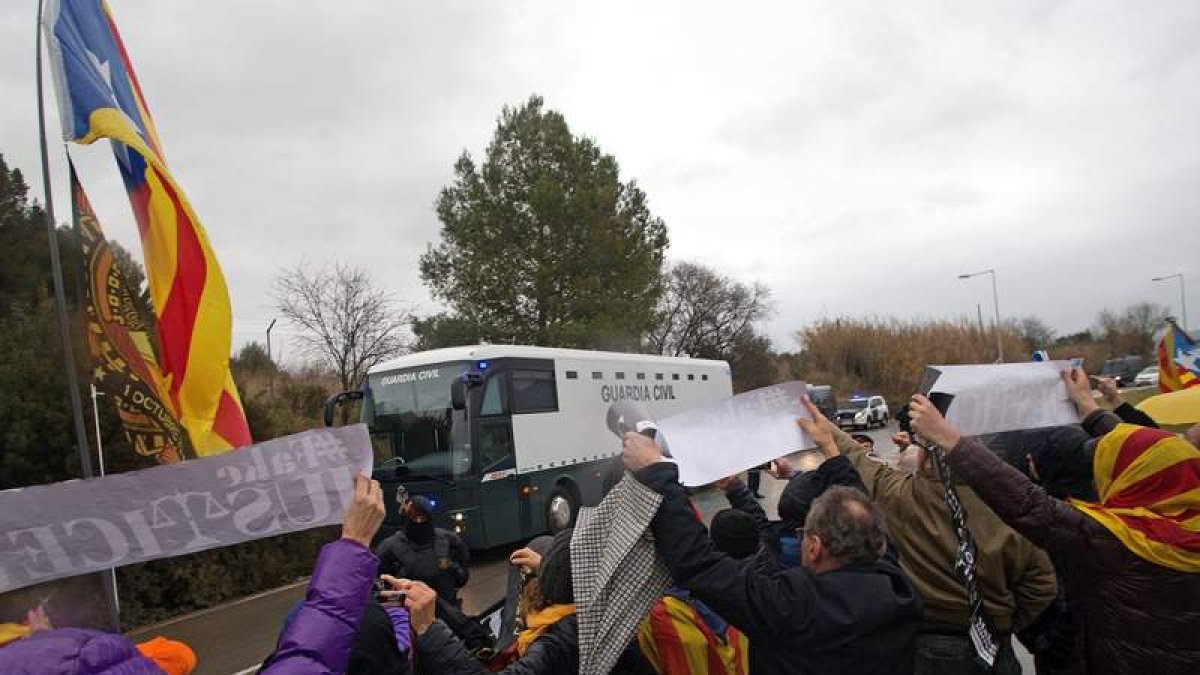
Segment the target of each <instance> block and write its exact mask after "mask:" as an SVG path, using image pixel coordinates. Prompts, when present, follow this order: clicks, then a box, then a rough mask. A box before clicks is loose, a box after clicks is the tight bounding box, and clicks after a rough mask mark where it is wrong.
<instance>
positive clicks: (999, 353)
mask: <svg viewBox="0 0 1200 675" xmlns="http://www.w3.org/2000/svg"><path fill="white" fill-rule="evenodd" d="M984 274H988V275H991V277H992V306H993V307H994V308H995V309H996V361H997V362H999V363H1004V340H1003V338H1002V336H1001V335H1000V293H999V292H998V291H997V290H996V270H982V271H979V272H971V273H970V274H960V275H958V278H959V279H970V278H971V277H978V276H981V275H984Z"/></svg>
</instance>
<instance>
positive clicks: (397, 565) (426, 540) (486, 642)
mask: <svg viewBox="0 0 1200 675" xmlns="http://www.w3.org/2000/svg"><path fill="white" fill-rule="evenodd" d="M396 501H397V502H399V503H400V513H401V514H402V515H403V516H404V529H402V530H400V531H399V532H396V533H395V534H393V535H392V536H390V537H388V538H387V539H384V540H383V541H381V542H380V543H379V546H377V547H376V548H375V555H377V556H378V557H379V573H380V574H390V575H392V576H394V577H400V578H404V579H412V580H415V581H421V582H424V583H425V584H426V585H427V586H429V587H430V588H432V589H433V590H434V591H435V592H436V593H437V595H438V599H437V606H436V613H437V618H439V619H441V620H442V621H444V622H446V625H447V626H449V627H450V630H451V631H453V632H454V634H455V635H457V636H458V637H459V638H460V639H461V640H462V641H463V643H464V644H465V645H466V647H467V650H468V651H470V652H471V653H472V654H475V655H476V656H477V657H479V658H481V659H484V660H486V659H488V658H490V657H491V655H492V654H493V653H494V650H493V649H492V645H493V643H494V638H493V637H492V635H491V633H490V632H488V630H487V629H486V628H484V627H483V625H481V624H480V623H479V622H478V621H476V620H474V619H472V618H470V617H468V616H467V615H466V614H464V613H463V611H462V603H461V602H460V601H459V598H458V589H460V588H462V587H463V586H465V585H466V583H467V579H468V578H469V577H470V576H471V573H470V570H469V569H468V566H467V565H468V563H469V562H470V553H469V552H468V550H467V547H466V545H465V544H463V541H462V540H461V539H459V538H458V535H456V534H454V533H453V532H451V531H449V530H443V529H442V528H440V527H434V526H433V520H432V519H431V518H432V516H433V508H432V507H431V506H430V504H429V500H428V499H426V498H424V497H422V496H420V495H418V496H415V497H409V496H408V493H407V492H406V491H405V490H404V489H403V488H401V489H400V490H399V491H398V492H397V493H396Z"/></svg>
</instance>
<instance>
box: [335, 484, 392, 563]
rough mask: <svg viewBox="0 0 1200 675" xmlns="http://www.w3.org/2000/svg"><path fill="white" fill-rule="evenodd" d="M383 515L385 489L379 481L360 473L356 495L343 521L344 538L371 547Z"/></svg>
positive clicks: (355, 487)
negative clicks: (382, 488)
mask: <svg viewBox="0 0 1200 675" xmlns="http://www.w3.org/2000/svg"><path fill="white" fill-rule="evenodd" d="M383 516H384V508H383V491H382V490H381V489H380V488H379V481H377V480H371V479H370V478H368V477H366V476H364V475H362V474H358V475H357V476H355V477H354V497H353V499H352V500H351V502H350V506H349V507H348V508H347V509H346V517H345V519H344V520H343V521H342V538H343V539H349V540H351V541H357V542H358V543H360V544H362V545H363V546H366V547H368V548H370V546H371V539H372V538H373V537H374V536H375V533H376V532H378V531H379V526H380V525H381V524H382V523H383Z"/></svg>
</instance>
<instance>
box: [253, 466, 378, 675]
mask: <svg viewBox="0 0 1200 675" xmlns="http://www.w3.org/2000/svg"><path fill="white" fill-rule="evenodd" d="M383 516H384V508H383V496H382V493H381V491H380V488H379V482H378V481H374V480H371V479H369V478H367V477H366V476H362V475H358V476H355V477H354V497H353V499H352V501H351V502H350V506H349V507H348V508H347V509H346V517H345V521H344V522H343V523H342V537H341V539H338V540H337V541H335V542H332V543H329V544H326V545H325V546H324V547H322V548H321V553H320V555H318V556H317V563H316V565H315V566H314V568H313V575H312V579H310V580H309V583H308V592H307V593H306V598H305V601H304V604H303V605H302V606H301V607H300V608H299V609H298V610H296V612H295V615H294V616H293V617H292V618H291V620H290V621H288V622H287V625H286V626H285V627H284V630H283V633H282V634H281V635H280V636H279V643H278V645H277V647H276V648H275V653H273V654H272V655H271V656H269V657H268V658H267V660H266V661H265V662H264V663H263V667H262V669H261V670H260V671H259V673H260V674H262V675H290V674H291V673H297V674H299V673H344V672H346V668H347V666H348V664H349V662H350V653H351V650H352V648H353V646H354V642H355V639H356V638H357V636H358V633H359V624H360V623H361V621H362V617H363V612H364V608H365V606H366V604H367V601H368V599H369V598H370V595H371V587H372V584H373V583H374V580H375V575H376V572H377V570H378V567H379V560H378V559H377V558H376V557H375V555H374V554H372V553H371V548H370V546H371V539H372V538H373V537H374V536H375V533H376V532H377V531H378V530H379V525H380V524H381V523H383Z"/></svg>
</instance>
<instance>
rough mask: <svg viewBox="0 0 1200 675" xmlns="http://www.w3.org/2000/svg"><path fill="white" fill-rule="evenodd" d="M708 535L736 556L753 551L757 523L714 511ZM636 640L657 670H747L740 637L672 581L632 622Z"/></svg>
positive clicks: (661, 673)
mask: <svg viewBox="0 0 1200 675" xmlns="http://www.w3.org/2000/svg"><path fill="white" fill-rule="evenodd" d="M710 534H711V535H712V540H713V544H714V545H715V546H716V548H717V550H718V551H720V552H722V553H724V554H726V555H728V556H729V557H731V558H734V559H737V560H745V559H747V558H750V557H751V556H753V555H754V554H755V553H757V552H758V550H759V538H758V528H757V524H756V523H755V520H754V517H753V516H751V515H750V514H748V513H745V512H743V511H738V510H736V509H725V510H723V511H719V512H717V513H716V514H715V515H714V516H713V519H712V527H711V529H710ZM637 644H638V646H639V648H640V650H641V653H643V654H645V656H646V659H647V660H648V662H649V664H650V665H651V667H652V668H653V672H654V673H657V674H658V675H745V674H746V673H748V672H749V669H750V646H749V641H748V640H747V639H746V636H745V635H744V634H743V633H742V632H741V631H739V630H738V629H737V628H735V627H734V626H732V625H730V624H729V622H728V621H726V620H725V619H724V618H722V617H721V616H719V615H718V614H717V613H716V612H714V611H713V610H712V609H711V608H709V606H708V605H706V604H704V602H702V601H701V600H699V599H698V598H696V597H695V596H693V595H692V594H691V593H690V592H688V590H687V589H685V588H680V587H678V586H672V587H670V588H668V589H667V592H666V594H664V595H663V597H662V598H661V599H660V600H659V601H658V602H656V603H654V607H652V608H651V609H650V613H649V614H647V616H646V618H645V619H643V620H642V622H641V623H640V624H639V625H638V632H637Z"/></svg>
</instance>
